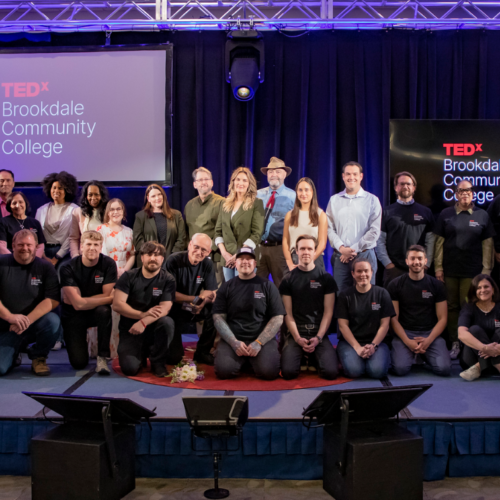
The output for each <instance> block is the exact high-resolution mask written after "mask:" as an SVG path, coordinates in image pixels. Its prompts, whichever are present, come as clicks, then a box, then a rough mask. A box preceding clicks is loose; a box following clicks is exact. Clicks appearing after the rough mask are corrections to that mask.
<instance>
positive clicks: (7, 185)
mask: <svg viewBox="0 0 500 500" xmlns="http://www.w3.org/2000/svg"><path fill="white" fill-rule="evenodd" d="M14 184H15V182H14V179H13V177H12V175H10V174H9V172H0V195H2V198H5V199H6V198H7V196H9V194H10V193H12V190H13V189H14Z"/></svg>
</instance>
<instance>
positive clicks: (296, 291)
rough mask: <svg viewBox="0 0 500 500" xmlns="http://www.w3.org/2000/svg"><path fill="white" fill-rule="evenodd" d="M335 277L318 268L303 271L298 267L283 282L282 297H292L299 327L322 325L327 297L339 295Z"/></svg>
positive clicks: (281, 286) (293, 309)
mask: <svg viewBox="0 0 500 500" xmlns="http://www.w3.org/2000/svg"><path fill="white" fill-rule="evenodd" d="M337 290H338V287H337V283H335V280H334V279H333V276H332V275H331V274H329V273H327V272H325V271H323V270H321V269H318V267H315V268H314V269H313V270H312V271H309V272H306V271H301V270H300V269H299V268H298V267H296V268H295V269H294V270H293V271H292V272H290V273H288V274H287V275H286V276H285V277H284V278H283V281H282V282H281V285H280V293H281V295H289V296H290V297H292V311H293V318H294V319H295V323H297V325H305V324H308V323H309V324H311V323H313V324H315V325H318V326H319V325H320V323H321V320H322V319H323V312H324V309H325V308H324V305H325V302H324V299H325V295H328V294H331V293H337Z"/></svg>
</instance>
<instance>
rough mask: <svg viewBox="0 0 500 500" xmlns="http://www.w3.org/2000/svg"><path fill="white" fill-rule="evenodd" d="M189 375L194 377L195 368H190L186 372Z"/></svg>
mask: <svg viewBox="0 0 500 500" xmlns="http://www.w3.org/2000/svg"><path fill="white" fill-rule="evenodd" d="M188 373H189V375H194V376H196V366H190V367H189V370H188Z"/></svg>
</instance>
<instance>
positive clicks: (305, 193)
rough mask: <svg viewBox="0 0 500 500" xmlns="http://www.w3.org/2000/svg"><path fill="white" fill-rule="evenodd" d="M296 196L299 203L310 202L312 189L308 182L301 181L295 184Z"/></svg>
mask: <svg viewBox="0 0 500 500" xmlns="http://www.w3.org/2000/svg"><path fill="white" fill-rule="evenodd" d="M297 198H298V199H299V201H300V203H301V205H304V204H305V203H306V204H307V203H311V200H312V199H313V189H312V187H311V186H310V184H309V183H308V182H305V181H302V182H301V183H300V184H299V185H298V186H297Z"/></svg>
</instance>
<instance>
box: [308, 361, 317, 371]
mask: <svg viewBox="0 0 500 500" xmlns="http://www.w3.org/2000/svg"><path fill="white" fill-rule="evenodd" d="M307 369H308V370H309V371H310V372H315V371H317V370H316V367H315V366H314V365H313V364H311V363H308V365H307Z"/></svg>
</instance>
